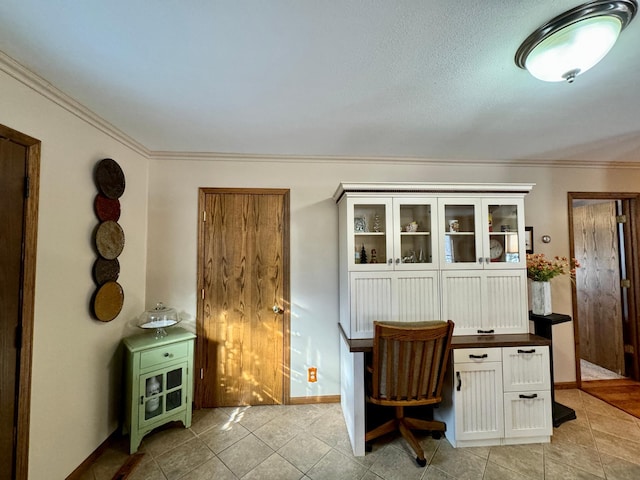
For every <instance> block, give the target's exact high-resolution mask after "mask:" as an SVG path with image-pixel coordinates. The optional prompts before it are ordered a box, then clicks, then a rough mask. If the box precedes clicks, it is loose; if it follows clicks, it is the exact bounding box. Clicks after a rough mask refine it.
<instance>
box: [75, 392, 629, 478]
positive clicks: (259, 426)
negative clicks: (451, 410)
mask: <svg viewBox="0 0 640 480" xmlns="http://www.w3.org/2000/svg"><path fill="white" fill-rule="evenodd" d="M556 400H557V401H559V402H560V403H563V404H565V405H567V406H570V407H572V408H574V409H575V410H576V414H577V417H578V418H577V420H573V421H570V422H567V423H564V424H563V425H561V426H560V427H559V428H556V429H554V436H553V440H552V442H551V443H550V444H545V445H542V444H534V445H521V446H503V447H486V448H485V447H482V448H459V449H455V448H452V447H451V445H449V443H448V442H447V440H446V439H445V438H443V439H441V440H433V439H431V438H430V437H427V436H425V437H423V438H422V440H421V443H422V445H423V447H424V449H425V453H426V455H427V459H428V461H429V465H427V467H425V468H420V467H418V466H417V464H416V462H415V460H414V454H413V452H411V451H410V450H409V448H408V447H407V446H406V444H405V443H404V441H403V440H402V438H401V437H393V436H392V437H389V438H385V439H383V440H381V441H380V442H377V443H375V444H374V449H373V452H371V453H368V454H367V455H366V456H364V457H354V456H353V454H352V453H351V447H350V445H349V441H348V438H347V432H346V428H345V425H344V420H343V417H342V413H341V410H340V406H339V405H338V404H320V405H298V406H273V407H245V408H218V409H209V410H199V411H196V412H194V417H193V425H192V426H191V428H190V429H184V428H170V429H167V430H164V431H159V432H156V433H153V434H151V435H148V436H147V437H145V439H144V440H143V442H142V445H141V448H140V451H141V452H144V453H145V456H144V458H143V460H142V462H141V463H140V464H139V466H138V467H137V468H136V469H135V471H134V473H133V475H131V476H130V477H129V479H130V480H142V479H145V480H177V479H183V480H205V479H207V480H208V479H215V480H235V479H240V478H241V479H243V480H271V479H274V480H289V479H290V480H297V479H313V480H321V479H322V480H340V479H350V480H380V479H387V480H393V479H398V480H413V479H415V480H418V479H424V480H436V479H438V480H440V479H442V480H444V479H464V480H474V479H478V480H481V479H482V480H503V479H504V480H524V479H532V480H537V479H539V480H542V479H544V480H555V479H558V480H570V479H580V480H586V479H609V480H632V479H634V480H635V479H640V420H639V419H637V418H635V417H632V416H630V415H628V414H626V413H624V412H622V411H621V410H618V409H617V408H615V407H612V406H610V405H608V404H606V403H604V402H602V401H600V400H598V399H596V398H594V397H592V396H590V395H588V394H586V393H584V392H581V391H579V390H559V391H557V393H556ZM126 459H127V448H126V439H124V441H123V442H122V443H121V444H120V445H118V446H117V447H115V448H113V449H109V450H107V451H106V452H105V453H104V454H103V455H102V457H101V458H100V459H98V461H97V462H96V463H95V464H94V465H93V466H92V468H91V471H89V472H87V474H86V475H85V476H84V479H86V480H110V479H111V478H112V477H113V475H114V474H115V472H116V471H117V470H118V468H119V467H120V466H121V465H122V464H123V463H124V462H125V461H126Z"/></svg>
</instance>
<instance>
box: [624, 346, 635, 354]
mask: <svg viewBox="0 0 640 480" xmlns="http://www.w3.org/2000/svg"><path fill="white" fill-rule="evenodd" d="M624 353H629V354H631V355H633V354H634V353H636V350H635V348H633V345H625V346H624Z"/></svg>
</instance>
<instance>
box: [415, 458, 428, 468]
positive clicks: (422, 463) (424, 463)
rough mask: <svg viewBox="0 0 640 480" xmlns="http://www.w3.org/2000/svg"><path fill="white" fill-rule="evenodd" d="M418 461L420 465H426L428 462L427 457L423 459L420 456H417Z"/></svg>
mask: <svg viewBox="0 0 640 480" xmlns="http://www.w3.org/2000/svg"><path fill="white" fill-rule="evenodd" d="M416 462H418V465H420V466H421V467H424V466H425V465H426V464H427V459H426V458H423V459H422V460H421V459H420V457H416Z"/></svg>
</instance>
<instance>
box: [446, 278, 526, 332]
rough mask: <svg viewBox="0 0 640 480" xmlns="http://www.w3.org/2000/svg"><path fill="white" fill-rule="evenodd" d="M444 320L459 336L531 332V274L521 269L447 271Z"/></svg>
mask: <svg viewBox="0 0 640 480" xmlns="http://www.w3.org/2000/svg"><path fill="white" fill-rule="evenodd" d="M441 276H442V280H441V284H442V317H443V318H444V319H447V320H453V321H454V323H455V324H456V327H455V332H454V334H455V335H478V334H496V335H497V334H508V333H528V331H529V318H528V313H527V305H528V303H527V275H526V271H518V270H491V271H487V270H454V271H448V270H443V271H442V272H441Z"/></svg>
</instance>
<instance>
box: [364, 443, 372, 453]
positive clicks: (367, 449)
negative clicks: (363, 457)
mask: <svg viewBox="0 0 640 480" xmlns="http://www.w3.org/2000/svg"><path fill="white" fill-rule="evenodd" d="M364 451H365V452H372V451H373V445H372V444H371V443H369V442H367V443H365V444H364Z"/></svg>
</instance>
